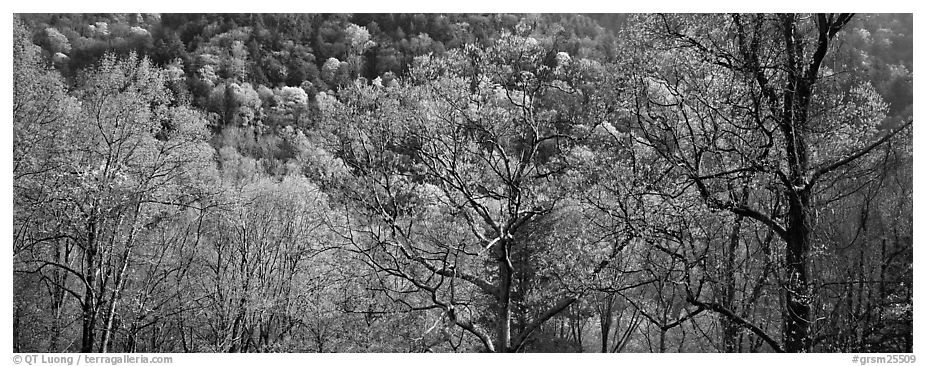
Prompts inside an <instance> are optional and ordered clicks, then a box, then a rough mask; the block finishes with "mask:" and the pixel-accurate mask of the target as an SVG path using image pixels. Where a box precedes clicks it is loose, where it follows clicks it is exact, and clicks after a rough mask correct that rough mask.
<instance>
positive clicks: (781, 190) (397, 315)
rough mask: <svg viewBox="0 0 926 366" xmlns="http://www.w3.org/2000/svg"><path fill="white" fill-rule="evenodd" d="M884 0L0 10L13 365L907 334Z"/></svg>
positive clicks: (906, 229)
mask: <svg viewBox="0 0 926 366" xmlns="http://www.w3.org/2000/svg"><path fill="white" fill-rule="evenodd" d="M912 32H913V21H912V15H910V14H876V15H869V14H856V15H846V14H810V15H806V14H774V15H771V14H699V15H675V14H636V15H627V14H591V15H580V14H541V15H524V14H489V15H483V14H28V15H25V14H23V15H16V16H15V17H14V29H13V47H14V49H13V54H14V63H13V118H14V119H13V133H14V136H13V201H14V218H13V233H12V235H13V240H12V243H13V271H14V283H13V287H14V291H13V292H14V304H13V306H14V319H13V322H14V327H13V335H14V344H13V346H14V351H15V352H912V342H913V339H912V314H913V303H912V280H913V256H912V244H913V237H912V236H913V230H912V224H913V219H912V197H913V187H912V128H911V125H912V122H913V121H912V105H913V89H912V80H913V79H912V73H913V64H912V59H913V53H912V50H913V43H912V39H913V33H912Z"/></svg>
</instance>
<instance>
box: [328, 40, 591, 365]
mask: <svg viewBox="0 0 926 366" xmlns="http://www.w3.org/2000/svg"><path fill="white" fill-rule="evenodd" d="M547 47H552V44H550V43H546V44H544V43H541V41H538V40H537V39H535V38H531V37H522V36H515V35H508V36H505V37H503V38H502V39H500V40H499V41H498V42H497V43H496V44H495V45H494V46H492V47H490V48H487V49H484V50H483V49H478V48H470V49H468V50H467V51H465V52H459V51H456V52H455V51H451V52H449V53H448V56H447V58H445V59H442V58H435V57H423V58H420V59H419V60H418V63H417V66H416V67H415V68H414V69H413V70H412V74H411V75H412V77H411V79H410V80H408V81H407V83H406V84H405V85H404V86H401V87H394V88H388V89H387V88H381V87H376V86H373V87H365V86H359V85H358V86H355V87H354V88H349V89H342V90H341V91H340V94H339V95H340V96H341V97H342V103H341V104H339V105H336V106H334V107H333V108H332V109H331V110H328V111H327V113H329V115H330V116H331V118H333V119H334V122H333V123H335V124H337V125H339V126H343V127H341V128H340V129H338V130H337V132H336V134H337V135H338V136H339V139H340V146H341V148H340V153H339V157H341V159H343V160H344V161H345V162H346V163H347V164H348V166H350V167H351V170H352V171H353V180H354V181H352V182H346V183H345V188H344V189H345V190H344V192H345V193H344V194H345V196H346V198H347V200H348V202H350V203H351V205H353V206H354V208H353V209H352V210H351V211H350V212H352V214H351V216H350V217H349V220H350V222H351V223H352V224H351V225H352V226H351V229H349V232H345V233H344V234H343V236H344V237H345V238H346V239H347V240H348V241H349V242H350V243H351V245H352V246H353V247H354V249H353V251H354V252H356V253H357V254H359V255H360V256H361V258H362V259H364V261H365V262H366V263H367V264H368V265H369V266H371V268H373V269H374V270H376V271H377V272H378V273H380V274H381V275H382V276H384V279H385V278H391V279H390V280H389V281H390V282H392V283H393V284H392V285H389V286H387V287H386V288H384V289H383V290H384V291H387V292H389V293H390V294H392V296H398V295H399V294H402V293H409V292H410V293H418V294H420V295H419V296H417V297H416V298H415V301H411V299H405V300H402V299H401V298H396V300H395V301H400V302H402V303H403V304H405V305H406V306H407V307H408V308H409V309H410V310H420V311H423V310H430V309H437V310H438V311H439V312H441V313H442V315H441V316H442V317H444V318H445V319H446V320H447V321H448V322H449V323H450V324H452V325H455V326H458V327H460V328H462V329H465V330H466V331H467V332H468V333H469V334H470V335H471V336H473V337H475V339H476V340H478V342H480V343H481V345H482V346H483V347H484V349H485V350H488V351H493V352H511V351H520V350H523V349H524V347H525V345H526V344H527V343H528V340H529V339H530V337H531V335H532V334H534V332H536V331H537V330H538V329H539V328H540V326H541V325H542V324H543V323H544V322H546V321H547V320H549V319H550V318H552V317H553V316H555V315H557V314H559V313H560V312H562V311H563V310H564V309H566V308H568V307H569V306H570V305H571V304H573V303H574V302H575V301H576V300H577V299H578V297H579V296H580V293H581V291H582V290H581V289H578V288H572V289H570V288H568V287H566V288H563V287H559V288H553V289H548V291H550V293H549V294H547V295H546V296H545V298H547V299H549V298H552V297H556V298H557V300H555V301H552V300H546V301H541V302H540V303H538V304H537V305H536V306H537V307H538V310H540V311H537V312H534V313H531V316H530V319H526V321H527V322H526V323H524V324H519V325H518V326H517V327H514V320H513V319H516V317H515V316H514V315H513V312H515V310H514V309H513V301H512V296H513V293H514V292H515V288H516V281H517V279H516V275H517V274H519V273H520V272H521V271H524V270H525V268H523V267H520V265H521V263H518V262H517V261H516V259H515V257H514V253H515V252H517V251H521V250H528V248H529V246H530V245H531V244H530V241H528V240H521V239H520V238H519V237H521V238H523V237H524V236H525V235H526V233H527V232H528V231H525V230H528V229H527V227H528V225H530V223H531V222H535V221H536V220H538V219H540V218H542V217H545V216H547V215H550V214H551V213H552V212H554V211H555V210H556V209H557V207H559V205H560V204H562V203H561V202H562V199H563V198H564V195H563V193H562V192H561V191H557V189H556V184H555V183H552V184H551V183H549V182H555V181H556V180H557V179H559V177H560V176H562V174H563V172H564V171H566V164H565V162H564V158H563V156H564V155H565V154H566V153H567V152H568V150H569V147H570V146H572V141H573V140H574V139H577V138H578V134H580V132H579V131H582V129H581V128H580V126H582V125H584V124H587V123H593V122H589V121H588V120H586V119H582V116H585V115H584V114H583V113H588V112H589V111H590V110H594V107H596V105H594V104H592V103H588V102H583V101H587V100H588V99H586V98H585V97H586V95H587V94H586V93H588V90H590V89H592V88H593V87H592V86H591V85H589V82H588V81H587V80H584V79H580V78H570V77H571V76H573V75H576V74H578V71H579V70H580V69H581V68H582V67H588V63H575V64H570V65H563V67H561V68H559V69H556V68H555V67H554V66H555V65H552V64H551V62H553V61H552V60H551V59H550V58H548V56H549V55H550V52H549V48H547ZM553 54H555V52H553ZM473 86H475V87H473ZM558 103H559V104H558ZM557 105H574V106H575V107H576V108H574V109H559V108H558V107H556V106H557ZM344 230H348V229H347V228H345V229H344ZM525 264H526V263H525ZM516 265H517V266H518V267H516ZM394 281H397V282H394ZM486 326H487V327H488V329H490V330H486V328H485V327H486ZM515 330H519V331H518V332H517V333H515Z"/></svg>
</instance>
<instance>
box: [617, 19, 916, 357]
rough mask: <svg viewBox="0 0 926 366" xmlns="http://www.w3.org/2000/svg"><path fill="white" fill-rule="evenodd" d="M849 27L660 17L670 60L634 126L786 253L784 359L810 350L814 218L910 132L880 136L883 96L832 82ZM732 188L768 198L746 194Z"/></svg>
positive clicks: (643, 96) (650, 74)
mask: <svg viewBox="0 0 926 366" xmlns="http://www.w3.org/2000/svg"><path fill="white" fill-rule="evenodd" d="M851 19H852V15H850V14H840V15H830V14H817V15H812V16H804V15H797V14H780V15H764V14H756V15H749V16H745V15H710V16H704V17H703V18H702V17H687V16H668V15H660V16H656V17H653V18H652V19H650V21H649V22H648V26H647V27H646V29H647V30H646V31H647V32H651V33H649V34H651V35H652V36H650V37H648V38H647V39H648V40H649V41H648V42H653V43H651V45H652V46H653V47H654V49H659V50H666V51H665V54H664V55H663V56H661V60H660V62H659V63H658V64H657V65H655V67H654V68H652V69H648V70H641V72H640V73H639V74H638V75H637V76H636V77H637V80H638V83H639V84H638V85H639V88H637V92H636V93H635V98H636V105H635V106H634V107H633V115H634V116H633V118H634V119H635V120H636V123H637V125H638V128H639V130H638V131H639V133H640V136H641V138H642V139H644V140H645V141H647V142H648V143H649V144H651V145H652V146H653V148H654V149H655V150H656V151H658V153H659V154H660V155H661V156H662V157H663V159H664V160H665V162H666V163H668V164H670V165H671V166H675V168H674V169H676V171H677V173H678V174H679V175H681V176H682V177H684V179H685V181H686V182H687V184H690V185H691V186H693V187H694V188H695V189H696V190H697V192H698V193H699V194H700V196H701V198H702V199H703V201H704V203H705V204H707V206H708V207H710V208H712V209H715V210H724V211H728V212H730V213H733V214H735V215H737V216H741V217H744V218H747V219H749V220H755V221H757V222H759V223H762V224H763V225H765V226H766V227H767V228H768V229H769V230H771V231H772V232H774V233H775V236H776V237H777V238H778V240H780V242H781V243H783V245H784V257H785V261H784V262H785V263H784V266H785V269H784V271H785V273H784V278H785V279H786V280H785V283H784V284H783V288H782V291H783V293H784V297H785V306H784V307H783V308H782V310H781V311H782V320H783V322H784V326H783V329H782V343H783V344H782V345H781V346H780V349H781V350H784V351H787V352H807V351H810V350H811V349H812V343H813V342H812V340H813V335H812V329H811V327H812V323H813V321H812V319H813V315H812V313H811V304H812V303H813V302H814V293H813V291H812V281H813V279H812V278H810V277H809V276H810V275H811V273H810V271H809V268H810V263H809V258H808V253H809V251H810V249H811V248H812V246H813V245H814V241H813V236H812V234H813V233H814V231H815V225H814V222H815V221H816V217H818V215H817V214H816V212H817V210H818V209H820V208H821V207H823V206H825V205H826V204H827V203H828V202H823V201H822V200H821V196H822V195H824V194H826V192H827V190H828V189H830V188H831V187H832V183H831V182H833V181H834V180H838V179H841V177H843V176H844V174H845V172H846V171H847V170H852V169H855V168H856V166H858V165H859V164H865V162H866V161H867V159H868V158H869V157H870V156H872V155H873V153H874V152H875V151H876V149H877V148H878V147H879V146H881V145H883V144H884V143H885V142H887V141H889V140H890V139H891V138H892V137H894V136H895V135H896V134H897V133H898V132H899V131H902V130H903V129H905V128H907V127H909V126H910V124H911V123H912V121H907V122H905V123H903V124H901V125H899V126H891V128H889V129H887V130H886V131H879V130H878V126H879V124H880V122H881V120H882V119H883V117H884V110H885V107H884V105H883V103H881V102H880V101H879V98H878V97H877V94H876V93H874V92H873V91H872V90H871V89H870V88H868V87H866V86H865V85H860V86H850V87H849V88H845V86H842V88H840V87H837V85H839V78H837V77H831V76H830V75H832V74H833V73H834V72H836V71H837V70H828V69H827V68H826V67H824V64H825V61H826V60H827V55H828V54H829V52H830V50H831V49H832V48H833V43H834V42H836V41H837V35H838V34H839V32H840V30H841V29H842V28H843V27H845V25H846V24H847V23H848V22H849V21H850V20H851ZM718 24H721V25H722V26H720V27H718V26H717V25H718ZM720 30H724V31H720ZM645 57H649V56H645ZM847 89H848V90H850V93H848V94H845V93H842V94H840V93H839V92H838V91H839V90H847ZM731 184H732V185H733V186H734V187H736V186H744V185H748V186H752V187H755V186H756V185H758V187H756V188H758V190H759V191H758V192H754V193H753V194H750V195H741V194H739V193H737V192H736V191H735V190H732V189H731V188H730V185H731ZM691 300H693V303H695V304H699V303H700V304H702V306H706V307H707V308H708V309H710V310H713V311H715V312H718V313H720V314H724V315H725V316H728V317H729V316H731V314H732V313H730V312H729V311H728V310H729V309H725V308H722V307H719V306H714V305H716V304H713V305H708V304H706V303H703V302H700V301H699V300H697V299H691ZM734 319H735V318H734ZM769 342H770V343H771V340H769ZM775 346H776V347H775V348H776V349H779V348H778V347H777V345H775Z"/></svg>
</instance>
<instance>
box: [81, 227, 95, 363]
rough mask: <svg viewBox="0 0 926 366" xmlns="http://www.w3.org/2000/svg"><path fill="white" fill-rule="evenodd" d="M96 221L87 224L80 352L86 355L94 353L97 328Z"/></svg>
mask: <svg viewBox="0 0 926 366" xmlns="http://www.w3.org/2000/svg"><path fill="white" fill-rule="evenodd" d="M96 226H97V223H96V219H95V218H90V220H89V222H88V223H87V232H88V234H87V248H86V253H85V256H86V258H85V260H86V263H87V272H86V278H84V281H85V282H86V283H85V289H84V301H83V303H82V304H81V320H82V322H83V324H82V327H81V342H80V351H81V352H84V353H89V352H93V343H94V335H93V332H94V328H95V326H96V299H95V296H94V295H95V294H94V286H96V272H97V262H96Z"/></svg>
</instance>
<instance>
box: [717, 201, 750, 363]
mask: <svg viewBox="0 0 926 366" xmlns="http://www.w3.org/2000/svg"><path fill="white" fill-rule="evenodd" d="M747 193H748V191H747ZM747 197H748V196H747ZM742 225H743V217H742V216H736V217H734V219H733V232H732V233H731V235H730V242H729V244H728V245H727V253H726V258H724V261H725V263H724V273H723V279H724V287H723V299H722V304H723V306H724V307H725V308H727V309H730V311H734V309H735V306H734V305H735V304H734V292H735V291H736V276H735V274H736V273H735V268H734V267H736V248H737V246H738V245H739V239H740V229H741V227H742ZM720 327H721V330H722V332H723V350H724V352H726V353H736V352H737V351H738V349H737V348H738V346H739V341H738V339H739V327H738V326H737V325H736V323H734V322H733V320H731V319H730V318H728V317H721V318H720Z"/></svg>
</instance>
